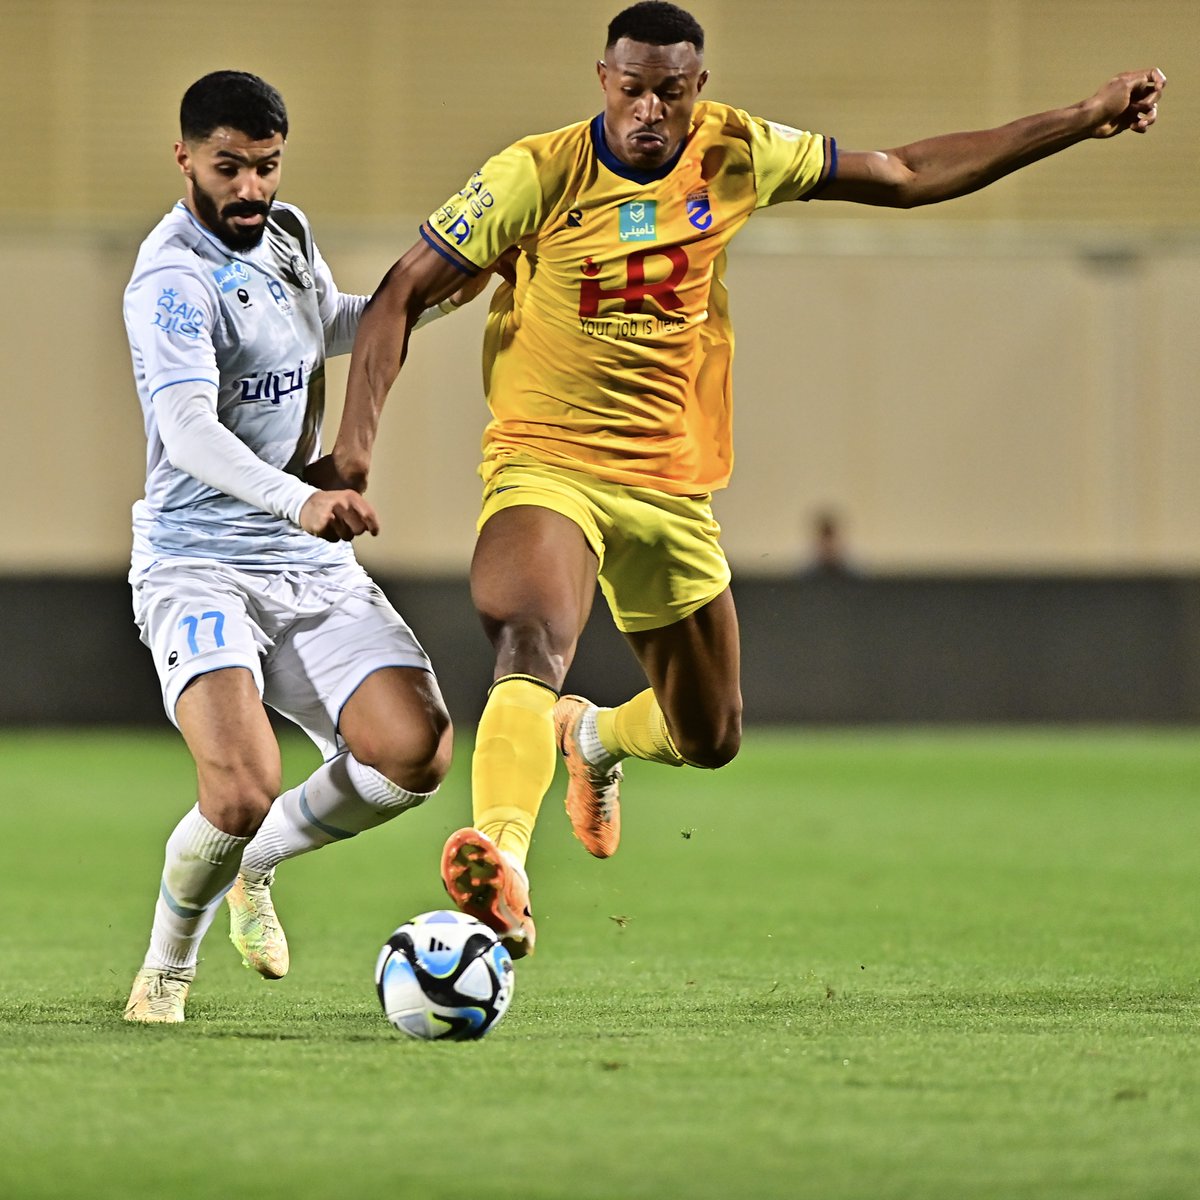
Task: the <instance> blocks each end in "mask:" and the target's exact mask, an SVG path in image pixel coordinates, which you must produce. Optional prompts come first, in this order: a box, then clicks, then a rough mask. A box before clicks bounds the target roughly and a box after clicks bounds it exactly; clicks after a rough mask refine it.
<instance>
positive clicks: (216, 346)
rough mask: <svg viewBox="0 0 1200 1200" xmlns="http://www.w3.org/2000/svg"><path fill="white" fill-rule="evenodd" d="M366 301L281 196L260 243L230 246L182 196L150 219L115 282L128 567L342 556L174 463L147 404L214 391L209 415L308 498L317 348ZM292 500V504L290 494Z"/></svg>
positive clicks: (319, 395)
mask: <svg viewBox="0 0 1200 1200" xmlns="http://www.w3.org/2000/svg"><path fill="white" fill-rule="evenodd" d="M280 212H282V213H283V218H282V223H283V224H285V225H288V226H289V227H293V226H295V224H296V220H297V219H298V221H299V225H300V228H301V230H302V232H303V233H304V234H305V235H306V236H305V237H303V238H302V239H297V238H296V237H295V236H294V235H293V234H291V233H289V232H285V230H284V229H282V228H280V227H279V225H277V224H276V223H275V218H276V217H277V216H278V214H279V213H280ZM289 214H290V216H289ZM366 299H367V298H366V297H365V296H350V295H342V294H341V293H340V292H338V290H337V287H336V285H335V284H334V281H333V276H332V275H331V274H330V271H329V268H328V267H327V266H326V264H325V261H324V260H323V259H322V258H321V255H320V253H319V251H318V250H317V249H316V247H315V245H313V243H312V238H311V234H309V232H308V223H307V220H306V219H305V218H304V216H303V214H302V213H301V212H300V211H299V210H298V209H296V208H294V207H292V206H291V205H287V204H276V205H275V206H274V208H273V210H272V219H271V221H270V222H268V225H267V230H266V233H265V234H264V236H263V239H262V241H261V242H260V243H259V244H258V245H257V246H255V247H253V248H252V249H250V250H231V249H230V248H229V247H228V246H226V245H225V244H224V243H223V242H222V241H221V240H220V239H219V238H218V237H217V236H216V235H215V234H213V233H211V232H210V231H209V230H207V229H206V228H204V226H203V225H201V224H200V222H199V221H197V220H196V218H195V217H194V216H193V215H192V214H191V213H190V212H189V211H188V209H187V208H186V206H185V205H184V204H183V203H182V202H180V203H179V204H176V206H175V207H174V208H173V209H172V210H171V211H170V212H169V213H168V214H167V215H166V216H165V217H164V218H163V219H162V220H161V221H160V222H159V223H158V225H157V226H156V227H155V229H154V230H153V231H152V232H151V234H150V236H149V237H147V238H146V240H145V241H144V242H143V243H142V246H141V250H140V251H139V253H138V257H137V263H136V265H135V266H134V270H133V276H132V278H131V279H130V281H129V286H128V287H127V288H126V289H125V305H124V312H125V328H126V330H127V332H128V335H129V346H130V351H131V353H132V356H133V370H134V376H135V379H136V382H137V390H138V397H139V399H140V400H141V405H142V415H143V419H144V423H145V429H146V442H147V448H146V494H145V498H144V499H142V500H139V501H138V502H137V503H136V504H135V505H134V509H133V517H134V520H133V526H134V538H133V543H134V544H133V564H132V572H131V577H137V576H138V575H140V574H141V573H142V572H144V571H145V570H147V569H148V568H149V567H150V566H151V565H152V564H153V563H154V562H156V561H159V560H161V559H164V558H178V557H184V558H211V559H219V560H221V561H223V562H228V563H232V564H235V565H237V566H241V567H247V568H254V567H273V566H298V567H306V566H307V567H323V566H328V565H330V564H334V563H343V562H346V561H349V560H352V559H353V550H352V549H351V546H350V543H349V542H326V541H323V540H321V539H320V538H316V537H313V536H311V535H310V534H307V533H305V532H304V531H303V530H302V529H300V528H299V526H298V525H296V524H294V523H293V521H289V520H288V519H287V518H286V517H284V516H280V515H277V514H276V513H275V512H268V511H265V510H264V509H262V508H257V507H255V506H253V505H252V504H249V503H247V502H246V501H243V500H239V499H236V498H234V497H233V496H229V495H227V494H225V493H224V492H222V491H219V490H217V489H216V488H214V487H211V486H209V485H208V484H205V483H202V482H201V481H200V480H198V479H196V478H195V477H194V476H192V475H189V474H188V473H187V472H185V471H182V470H179V469H178V468H177V467H175V466H174V465H172V463H171V461H170V460H169V458H168V457H167V454H166V451H165V449H164V446H163V441H162V438H161V437H160V435H159V430H158V422H157V420H156V416H155V408H154V403H155V396H157V395H159V394H160V393H163V392H164V390H165V389H173V388H177V387H185V386H186V387H192V388H193V389H195V388H197V387H200V388H204V389H207V388H215V389H216V416H217V420H218V421H219V422H220V424H221V425H223V426H224V427H225V428H226V429H228V430H229V431H230V432H231V433H233V434H234V435H235V436H236V437H237V438H238V439H239V440H240V441H241V442H243V443H244V444H245V445H246V446H247V447H248V448H249V449H250V450H251V451H253V453H254V454H255V455H256V456H257V457H258V458H260V459H261V460H262V461H263V462H264V463H266V464H268V465H269V466H270V467H273V468H276V469H278V470H279V471H281V472H284V473H286V475H288V476H291V477H295V485H296V490H297V492H298V493H299V494H300V496H301V499H303V498H306V493H305V492H304V490H303V489H305V486H306V485H304V484H303V483H302V482H301V480H300V476H301V473H302V472H303V469H304V467H305V466H306V465H307V464H308V463H309V462H311V461H312V460H313V459H314V458H316V457H317V456H318V455H319V453H320V434H321V419H322V416H323V412H324V400H325V358H326V356H327V355H335V354H345V353H347V352H348V351H349V350H350V348H351V346H352V345H353V342H354V333H355V330H356V328H357V325H358V318H359V316H360V315H361V313H362V310H363V307H364V306H365V304H366ZM280 482H281V483H283V484H284V485H285V488H290V487H291V484H290V481H289V480H287V479H281V480H280ZM292 507H293V509H295V511H297V512H298V507H299V504H298V503H294V504H293V505H292Z"/></svg>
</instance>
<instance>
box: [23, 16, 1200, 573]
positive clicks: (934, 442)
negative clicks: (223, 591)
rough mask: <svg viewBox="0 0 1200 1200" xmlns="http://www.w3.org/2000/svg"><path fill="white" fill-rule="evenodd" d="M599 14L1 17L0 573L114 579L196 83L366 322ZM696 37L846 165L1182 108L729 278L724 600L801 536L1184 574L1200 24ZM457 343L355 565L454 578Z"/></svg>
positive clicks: (383, 479) (1159, 19)
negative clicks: (842, 526)
mask: <svg viewBox="0 0 1200 1200" xmlns="http://www.w3.org/2000/svg"><path fill="white" fill-rule="evenodd" d="M618 7H619V5H616V4H614V5H611V6H599V5H592V4H589V5H586V6H585V5H578V4H567V3H564V2H563V0H526V2H523V3H522V4H521V5H519V6H516V7H511V6H510V8H507V9H503V10H500V9H498V8H497V7H496V5H495V4H493V3H484V2H483V0H464V2H463V3H460V4H458V5H456V6H455V7H454V8H453V9H450V10H448V9H446V8H445V7H437V6H431V5H428V4H424V3H416V2H415V0H358V2H357V3H353V4H350V3H334V2H333V0H290V2H289V3H288V4H286V5H279V4H276V3H266V2H265V0H240V2H238V0H210V2H209V3H208V4H207V5H206V6H205V7H204V9H203V10H197V9H196V8H195V7H194V6H191V5H185V4H183V3H180V2H176V0H0V17H2V19H3V37H0V127H2V128H3V130H4V136H5V143H6V154H7V155H8V158H7V160H6V164H7V165H6V170H5V171H4V172H3V173H0V272H2V273H3V278H4V280H5V284H6V286H5V288H4V289H0V297H2V299H0V321H2V322H3V324H2V326H0V327H2V328H3V329H4V330H5V336H4V342H3V345H2V347H0V355H2V359H0V369H2V370H3V373H4V376H5V378H6V380H7V381H8V386H7V387H6V388H5V390H4V393H3V394H0V425H2V427H3V432H4V435H5V437H6V444H7V445H8V446H10V447H11V446H21V447H29V450H28V452H25V453H19V454H13V455H11V459H12V462H13V470H14V471H15V475H16V480H17V482H18V485H19V487H20V488H21V491H20V492H19V493H18V494H20V495H22V496H23V497H32V498H33V499H32V501H31V506H36V513H37V515H36V517H35V518H34V519H30V520H21V521H18V522H15V523H9V524H8V525H7V526H6V527H5V528H3V529H0V570H38V569H66V570H86V569H95V568H114V567H116V568H119V566H120V564H121V563H122V561H123V560H124V558H125V556H126V553H127V547H128V529H127V520H128V504H129V502H130V501H131V500H132V499H133V498H134V496H136V494H137V492H138V491H139V489H140V486H141V478H142V445H141V431H140V422H139V419H138V413H137V406H136V401H135V398H134V396H133V392H132V383H131V380H130V375H129V366H128V353H127V349H126V347H125V343H124V336H123V330H122V327H121V321H120V294H121V290H122V288H123V286H124V284H125V281H126V279H127V277H128V273H129V269H130V267H131V265H132V261H133V256H134V253H135V251H136V247H137V243H138V241H139V240H140V238H141V237H142V236H143V235H144V233H145V232H146V231H147V230H148V229H149V228H150V227H151V226H152V225H153V224H154V222H155V221H157V220H158V218H159V216H160V215H161V213H162V212H163V211H164V210H165V209H166V208H167V207H168V206H169V205H170V204H171V203H173V201H174V200H175V199H176V197H177V196H178V195H179V192H180V187H179V179H178V175H177V172H176V169H175V167H174V164H173V162H172V160H171V145H172V142H173V141H174V138H175V137H176V135H177V128H176V122H177V111H178V103H179V98H180V94H181V92H182V90H183V88H184V87H185V86H186V85H187V84H188V83H190V82H191V81H192V80H193V79H195V78H196V77H198V76H199V75H201V74H203V73H204V72H206V71H209V70H213V69H215V68H218V67H225V66H238V67H243V68H245V69H250V70H255V71H257V72H259V73H261V74H262V75H264V76H265V77H267V78H268V79H270V80H271V81H272V82H274V83H276V84H277V85H278V86H279V87H280V88H281V90H282V91H283V92H284V95H285V97H286V98H287V101H288V105H289V109H290V112H291V116H292V121H293V136H292V138H291V139H290V144H289V147H288V158H287V172H286V178H285V187H284V192H283V195H284V196H285V198H291V199H295V200H296V202H298V203H299V204H300V205H301V206H302V207H303V208H304V209H305V210H306V211H307V212H308V213H309V215H310V216H311V217H312V218H313V220H314V223H315V225H316V229H317V233H318V237H319V240H320V242H321V244H322V247H323V249H324V251H325V252H326V254H327V256H328V257H329V259H330V261H331V262H332V264H333V265H334V268H335V270H336V272H337V275H338V278H339V280H340V282H341V283H342V285H343V286H344V287H347V288H354V289H358V290H369V289H370V288H372V287H373V286H374V285H375V283H376V282H377V281H378V279H379V278H380V276H381V275H382V273H383V271H384V270H385V269H386V268H387V266H388V265H389V264H390V262H391V261H392V260H393V259H394V258H395V257H396V255H397V254H398V253H399V252H400V251H401V250H402V249H403V248H404V247H406V246H407V245H408V244H409V243H410V242H411V241H412V239H413V237H414V233H415V226H416V223H417V222H418V221H419V220H420V219H421V218H422V217H423V216H424V214H425V213H427V212H428V211H430V210H431V209H432V208H433V207H434V205H435V204H437V203H439V202H440V201H441V200H442V199H443V198H444V196H445V195H446V194H448V193H449V192H450V191H452V190H453V189H455V188H457V187H458V186H460V185H461V183H462V181H463V180H464V179H465V178H466V176H467V174H468V173H469V172H470V171H471V170H472V169H473V168H474V166H476V165H477V164H478V162H479V161H481V159H482V158H483V157H484V156H485V155H486V154H488V153H490V152H491V151H493V150H495V149H498V148H500V147H501V146H503V145H505V144H507V143H508V142H509V141H511V140H512V139H514V138H516V137H518V136H520V135H521V134H523V133H526V132H533V131H539V130H544V129H549V128H554V127H557V126H559V125H562V124H565V123H568V122H570V121H573V120H579V119H585V118H587V117H588V116H590V115H591V114H593V113H594V112H595V111H597V110H598V108H599V106H600V96H599V91H598V88H597V85H596V82H595V78H594V74H593V62H594V59H595V58H596V57H597V55H598V54H599V53H600V52H601V49H602V46H601V43H602V41H603V30H604V27H605V25H606V23H607V20H608V18H609V17H610V16H611V15H612V13H613V12H615V11H616V9H617V8H618ZM694 11H695V12H696V14H697V16H698V17H699V18H700V19H701V20H702V22H704V24H705V25H706V28H707V30H708V34H709V53H708V64H709V66H710V67H711V68H712V71H713V78H712V82H711V84H710V87H709V94H710V95H711V96H713V97H714V98H718V99H722V100H726V101H729V102H732V103H736V104H738V105H739V106H741V107H745V108H748V109H750V110H751V111H757V112H760V113H762V114H763V115H767V116H770V117H773V118H775V119H780V120H784V121H789V122H791V123H794V124H800V125H805V126H808V127H810V128H814V129H818V130H822V131H826V132H829V133H832V134H834V135H835V136H837V138H838V139H839V142H840V143H841V144H842V146H843V147H846V148H872V147H878V146H886V145H894V144H897V143H900V142H903V141H905V140H909V139H912V138H915V137H919V136H924V135H926V134H930V133H935V132H941V131H945V130H948V129H952V128H963V127H969V126H978V125H990V124H994V123H997V122H1000V121H1003V120H1006V119H1009V118H1011V117H1013V116H1016V115H1018V114H1020V113H1023V112H1029V111H1034V110H1035V109H1038V108H1042V107H1046V106H1050V105H1054V104H1058V103H1062V102H1063V101H1066V100H1070V99H1074V98H1081V97H1082V96H1084V95H1085V94H1087V93H1088V92H1089V91H1090V90H1091V89H1092V88H1094V87H1095V86H1097V85H1098V84H1099V83H1100V82H1101V81H1102V80H1103V79H1104V78H1105V77H1106V76H1107V75H1108V74H1110V73H1111V72H1112V71H1114V70H1116V69H1119V68H1126V67H1133V66H1141V65H1145V64H1148V63H1150V62H1157V63H1158V64H1160V65H1161V66H1162V67H1163V68H1164V70H1166V72H1167V74H1168V76H1169V77H1170V78H1171V80H1172V87H1171V88H1170V89H1169V90H1168V93H1167V97H1166V101H1165V103H1164V110H1163V120H1162V122H1161V123H1160V125H1159V126H1158V127H1157V128H1156V129H1155V130H1154V131H1153V133H1152V134H1151V136H1150V137H1148V138H1144V139H1143V138H1136V137H1131V136H1126V137H1123V138H1120V139H1117V140H1116V141H1115V142H1112V143H1107V144H1094V145H1087V146H1082V147H1078V148H1076V149H1073V150H1072V151H1071V152H1069V153H1068V154H1065V155H1062V156H1059V157H1057V158H1055V159H1053V160H1051V161H1049V162H1045V163H1040V164H1038V165H1037V166H1035V167H1034V168H1032V169H1031V170H1030V171H1028V172H1025V173H1020V174H1018V175H1016V176H1014V177H1013V178H1010V179H1008V180H1005V181H1003V182H1002V183H1000V184H998V185H997V186H996V187H995V188H992V189H989V190H988V191H986V192H984V193H982V194H980V195H977V196H972V197H967V198H964V199H962V200H959V201H955V202H954V203H952V204H949V205H944V206H938V207H936V208H931V209H926V210H921V211H918V212H915V213H906V214H882V213H880V212H879V211H878V210H872V209H856V208H854V207H852V206H843V205H836V204H828V205H823V204H814V205H811V206H794V207H792V208H790V209H789V210H788V211H787V212H786V213H778V212H777V213H772V214H769V215H764V216H762V217H759V218H756V220H755V221H754V222H753V223H752V226H751V229H750V230H748V231H747V232H746V234H744V235H743V236H742V239H741V241H740V244H739V245H738V246H736V247H735V248H734V251H733V255H732V267H731V284H732V287H733V302H734V312H735V316H736V320H737V326H738V335H739V352H738V374H737V395H738V400H737V429H738V453H739V462H738V470H737V474H736V476H735V481H734V487H733V489H732V490H731V491H730V492H729V493H727V494H726V495H725V496H724V497H723V498H722V500H721V505H720V515H721V516H722V519H723V521H724V523H725V526H726V530H727V534H728V541H729V546H730V550H731V553H732V555H733V556H734V557H735V558H736V560H737V561H738V564H739V567H740V569H743V570H754V569H783V568H786V567H787V566H789V565H790V564H791V563H792V562H794V561H795V560H796V559H797V558H798V556H799V554H800V546H799V541H800V538H801V536H802V529H801V524H802V521H803V519H804V516H805V514H807V513H808V512H809V511H810V510H811V509H812V507H813V506H815V505H817V504H823V503H832V504H835V505H837V506H838V507H840V508H842V509H843V510H844V511H845V512H846V514H847V517H848V519H849V521H850V526H851V533H852V536H853V538H854V541H855V543H856V545H857V546H858V547H859V548H860V551H861V554H862V557H863V558H864V559H865V560H866V561H867V562H868V563H869V564H872V565H875V566H878V567H879V568H880V569H894V568H895V569H898V568H902V567H921V566H933V567H943V566H944V567H947V568H956V567H963V566H1012V567H1022V566H1031V565H1048V566H1084V567H1120V566H1139V565H1158V566H1166V567H1175V566H1197V565H1200V534H1198V532H1197V531H1198V530H1200V482H1198V479H1200V471H1197V469H1196V465H1195V447H1196V446H1197V445H1198V444H1200V403H1198V402H1197V390H1196V379H1197V377H1198V370H1200V362H1198V361H1197V357H1198V352H1197V350H1196V349H1195V341H1196V339H1195V336H1194V332H1193V326H1194V323H1195V313H1196V312H1197V311H1200V308H1198V304H1200V255H1198V254H1197V251H1196V230H1197V227H1198V226H1200V212H1198V211H1197V203H1196V197H1197V195H1198V194H1200V186H1198V185H1200V156H1198V155H1197V154H1196V153H1195V146H1196V145H1197V144H1198V143H1200V86H1197V85H1196V83H1195V78H1194V77H1195V71H1194V58H1195V47H1196V45H1197V44H1200V36H1198V35H1200V5H1198V4H1196V3H1195V0H1162V2H1161V3H1159V4H1157V5H1156V6H1155V8H1154V10H1153V12H1152V13H1150V14H1138V13H1133V12H1131V10H1130V9H1129V7H1128V4H1127V3H1125V2H1123V0H1090V2H1088V3H1084V2H1083V0H1053V3H1048V2H1046V0H842V2H841V3H839V4H838V5H832V6H829V5H827V6H814V5H807V4H799V3H795V2H794V0H740V2H735V0H698V2H697V3H696V4H695V5H694ZM231 31H232V32H233V35H234V36H231ZM1083 230H1092V231H1093V232H1092V233H1090V234H1088V235H1087V237H1086V238H1084V237H1083V235H1082V234H1081V232H1080V231H1083ZM1172 231H1176V232H1175V233H1172ZM1172 238H1174V240H1172ZM1080 247H1082V250H1081V249H1080ZM1139 255H1141V256H1142V257H1140V258H1139ZM1131 256H1132V257H1131ZM12 281H19V286H18V287H13V286H12ZM781 297H784V298H786V299H784V300H782V301H781V299H780V298H781ZM481 321H482V309H481V308H477V309H476V310H474V311H471V312H468V313H464V314H460V315H458V316H457V317H456V318H454V319H453V320H446V321H443V322H440V323H438V324H436V325H435V326H433V327H432V328H431V329H429V330H426V331H422V333H421V335H420V336H419V338H418V340H417V342H416V343H415V345H414V349H413V355H412V359H411V362H410V366H409V368H408V370H407V372H406V375H405V378H404V380H403V383H402V385H401V389H400V390H398V392H397V394H396V396H395V397H394V398H393V400H392V402H391V411H389V414H388V419H387V421H386V422H385V428H384V433H383V437H382V442H381V447H380V466H379V471H378V472H377V476H376V479H375V481H374V482H373V486H372V491H371V495H372V498H373V499H374V500H375V501H376V503H377V504H378V505H379V506H380V508H381V511H382V512H383V515H384V520H385V522H386V533H385V535H384V537H383V538H381V539H379V540H378V541H377V542H375V543H374V544H372V545H371V546H369V547H366V548H364V557H365V558H366V559H367V560H368V561H370V562H372V563H375V564H378V565H380V566H386V567H388V568H391V569H414V568H415V569H420V570H431V571H432V570H458V569H461V568H462V567H463V565H464V564H465V563H466V562H467V560H468V558H469V554H470V547H471V544H472V541H473V524H474V518H475V511H476V504H477V496H478V484H477V479H476V476H475V474H474V471H475V466H476V461H477V455H478V439H479V434H480V431H481V429H482V426H483V422H484V411H483V404H482V399H481V397H480V394H479V367H478V335H479V327H480V324H481ZM989 331H990V332H989ZM797 346H802V347H803V348H804V353H803V357H802V360H801V361H799V362H798V361H797V358H796V348H797ZM340 372H341V368H338V367H335V368H334V370H333V380H334V386H333V387H332V388H331V393H332V394H333V395H334V396H335V397H336V395H337V393H338V391H339V386H340V379H341V378H344V374H341V373H340ZM1131 397H1136V399H1135V400H1131ZM333 415H334V417H336V411H335V412H334V414H333Z"/></svg>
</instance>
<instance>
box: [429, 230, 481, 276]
mask: <svg viewBox="0 0 1200 1200" xmlns="http://www.w3.org/2000/svg"><path fill="white" fill-rule="evenodd" d="M430 234H433V237H437V238H442V235H441V234H440V233H438V231H437V230H436V229H429V228H428V227H427V226H425V225H422V226H421V236H422V237H423V238H424V239H425V242H426V244H427V245H428V246H429V248H430V249H431V250H432V251H433V252H434V253H435V254H440V255H441V256H442V257H443V258H444V259H445V260H446V261H447V262H448V263H449V264H450V265H451V266H452V267H457V268H458V269H459V270H460V271H461V272H462V273H463V274H464V275H478V274H479V271H480V268H479V267H477V266H475V265H474V263H472V264H471V266H469V267H468V266H467V265H466V264H465V263H463V262H462V260H461V259H460V258H459V257H458V251H457V250H455V251H451V250H450V248H449V247H450V244H449V242H445V239H444V238H442V241H443V242H445V245H439V244H438V243H437V242H435V241H434V240H433V237H430Z"/></svg>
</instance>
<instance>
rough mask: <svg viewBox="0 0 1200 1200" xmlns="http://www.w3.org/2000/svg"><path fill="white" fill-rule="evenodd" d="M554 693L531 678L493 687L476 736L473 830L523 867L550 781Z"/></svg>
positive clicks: (553, 757)
mask: <svg viewBox="0 0 1200 1200" xmlns="http://www.w3.org/2000/svg"><path fill="white" fill-rule="evenodd" d="M557 699H558V695H557V693H556V692H555V691H554V689H553V688H551V687H550V685H549V684H546V683H543V682H542V681H541V680H540V679H534V678H533V677H532V676H531V675H505V676H504V677H503V678H501V679H497V680H496V682H495V683H494V684H492V688H491V691H489V692H488V699H487V704H486V705H485V706H484V709H483V715H482V716H481V717H480V718H479V728H478V730H477V731H476V733H475V754H474V757H473V758H472V759H471V796H472V801H471V803H472V809H473V812H474V821H475V828H476V829H478V830H479V831H480V832H481V833H486V834H487V836H488V837H490V838H491V839H492V841H493V842H495V843H496V845H497V846H499V847H500V849H501V850H505V851H507V852H508V853H509V854H511V855H513V856H514V857H515V858H516V859H517V860H518V861H519V862H520V863H521V865H522V866H524V864H525V858H526V856H527V855H528V853H529V842H530V839H531V838H532V837H533V826H534V824H535V822H536V821H537V814H538V809H539V808H541V806H542V797H543V796H544V795H545V794H546V790H547V788H549V786H550V782H551V780H552V779H553V778H554V766H555V763H556V762H557V753H556V749H555V745H554V716H553V713H554V703H555V701H556V700H557Z"/></svg>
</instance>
